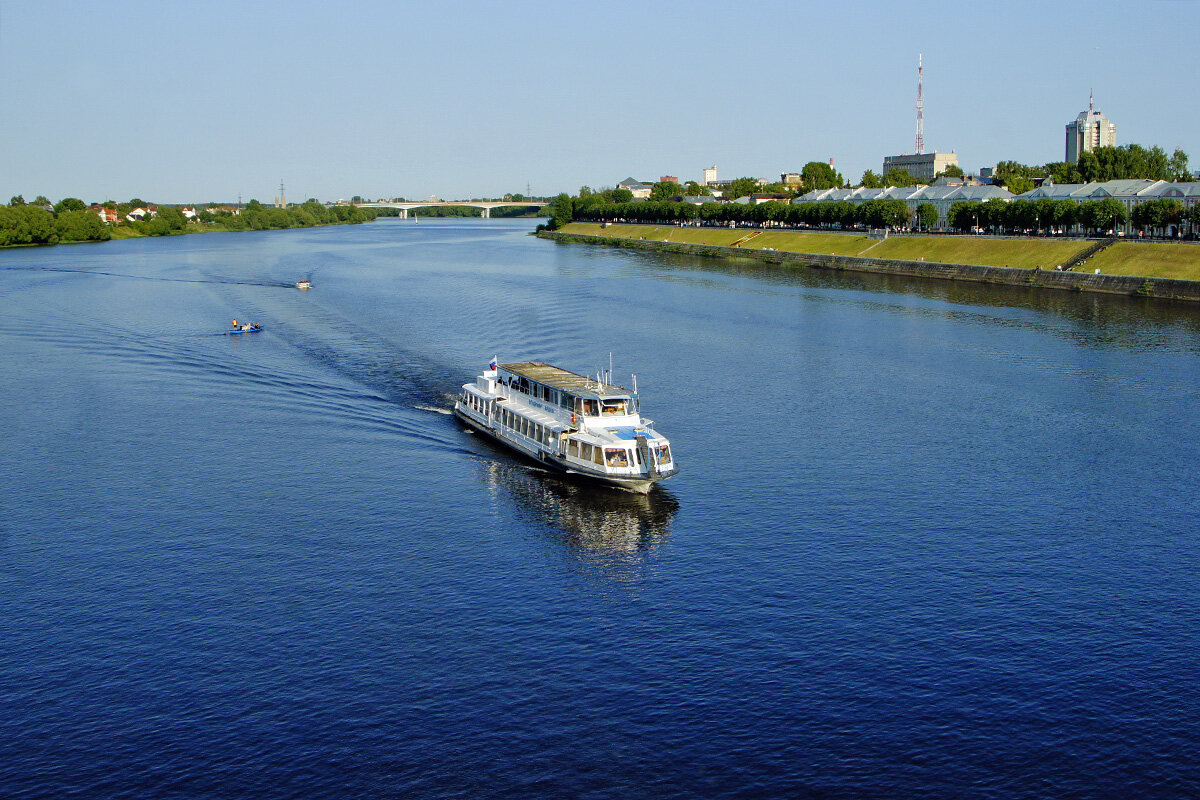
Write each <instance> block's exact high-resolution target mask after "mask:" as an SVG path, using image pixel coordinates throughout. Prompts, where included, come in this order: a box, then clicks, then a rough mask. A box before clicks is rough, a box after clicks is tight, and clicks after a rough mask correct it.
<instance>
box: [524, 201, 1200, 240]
mask: <svg viewBox="0 0 1200 800" xmlns="http://www.w3.org/2000/svg"><path fill="white" fill-rule="evenodd" d="M594 198H595V195H593V196H591V197H589V198H587V199H585V200H583V201H581V199H580V198H577V197H571V196H570V195H567V194H561V195H559V196H558V197H556V198H555V199H554V200H552V201H551V203H550V212H551V216H550V223H549V225H547V226H545V227H547V228H549V229H550V230H555V229H557V228H560V227H562V226H563V225H565V224H566V223H567V222H570V221H572V220H580V221H587V222H633V223H642V224H655V225H679V224H700V225H718V226H719V225H753V226H776V227H797V228H798V227H808V228H827V229H840V230H849V229H852V228H856V227H868V228H909V229H914V228H915V229H917V230H928V229H930V228H932V227H933V226H934V225H936V224H937V222H938V211H937V208H936V207H935V206H934V205H933V204H932V203H920V204H918V205H917V207H916V208H915V209H913V208H910V207H909V205H908V204H907V203H906V202H905V201H903V200H868V201H866V202H863V203H851V202H848V201H845V200H843V201H839V202H825V203H821V202H818V203H790V202H784V201H779V200H769V201H767V202H765V203H759V204H757V205H751V204H743V203H702V204H699V205H697V204H694V203H677V202H670V201H657V202H655V201H642V202H611V201H610V202H597V201H596V200H595V199H594ZM946 217H947V224H948V225H949V227H950V228H952V229H954V230H958V231H968V230H973V229H982V230H988V231H992V232H995V233H1012V232H1031V231H1045V230H1048V229H1061V230H1063V231H1067V230H1071V229H1072V228H1075V227H1079V228H1082V229H1083V230H1084V231H1085V232H1089V233H1091V232H1100V231H1107V230H1111V229H1114V228H1116V227H1118V226H1121V225H1124V224H1125V223H1126V222H1128V221H1132V222H1133V223H1134V224H1135V225H1137V226H1139V227H1141V228H1143V229H1150V230H1153V229H1156V228H1166V227H1167V226H1169V225H1181V224H1183V223H1184V222H1189V223H1191V225H1192V226H1193V229H1195V228H1196V227H1200V206H1195V207H1193V208H1192V209H1191V210H1190V211H1189V210H1188V209H1187V208H1186V207H1185V206H1184V204H1183V203H1181V202H1180V201H1178V200H1173V199H1161V200H1150V201H1147V202H1145V203H1141V204H1140V205H1138V206H1135V207H1134V209H1133V211H1132V212H1129V211H1127V210H1126V208H1125V206H1124V204H1122V203H1121V202H1120V201H1118V200H1116V199H1114V198H1111V197H1107V198H1104V199H1101V200H1090V201H1086V202H1082V203H1076V202H1075V201H1073V200H1052V199H1049V198H1043V199H1040V200H1011V201H1010V200H1001V199H998V198H997V199H992V200H987V201H983V202H976V201H967V200H960V201H958V202H956V203H954V204H953V205H952V206H951V207H950V209H949V211H948V212H947V215H946Z"/></svg>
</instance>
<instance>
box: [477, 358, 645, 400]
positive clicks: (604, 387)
mask: <svg viewBox="0 0 1200 800" xmlns="http://www.w3.org/2000/svg"><path fill="white" fill-rule="evenodd" d="M500 368H501V369H505V370H508V371H509V372H511V373H513V374H514V375H520V376H521V377H523V378H528V379H529V380H531V381H536V382H537V383H540V384H543V385H545V386H549V387H550V388H551V389H558V390H560V391H564V392H569V393H570V394H573V395H576V396H580V395H595V394H597V393H599V394H627V393H628V392H627V391H626V389H625V388H624V387H622V386H616V385H613V384H607V383H597V382H596V379H595V378H588V377H586V376H584V375H577V374H576V373H574V372H569V371H568V370H565V369H562V368H561V367H555V366H552V365H550V364H546V363H543V362H541V361H516V362H513V363H510V364H501V365H500Z"/></svg>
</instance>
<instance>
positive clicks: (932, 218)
mask: <svg viewBox="0 0 1200 800" xmlns="http://www.w3.org/2000/svg"><path fill="white" fill-rule="evenodd" d="M937 221H938V211H937V208H936V207H935V206H934V205H933V203H921V204H920V205H918V206H917V224H918V225H919V226H920V227H921V228H924V229H925V230H929V229H930V228H932V227H933V226H934V225H936V224H937Z"/></svg>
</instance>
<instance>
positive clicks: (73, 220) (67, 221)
mask: <svg viewBox="0 0 1200 800" xmlns="http://www.w3.org/2000/svg"><path fill="white" fill-rule="evenodd" d="M54 226H55V229H56V230H57V232H58V240H59V241H60V242H96V241H108V240H109V239H111V238H112V232H111V231H109V229H108V226H107V225H105V224H104V223H103V222H101V221H100V217H99V216H97V215H96V214H95V213H93V212H91V211H87V210H75V211H63V212H61V213H60V214H59V215H58V218H57V219H55V221H54Z"/></svg>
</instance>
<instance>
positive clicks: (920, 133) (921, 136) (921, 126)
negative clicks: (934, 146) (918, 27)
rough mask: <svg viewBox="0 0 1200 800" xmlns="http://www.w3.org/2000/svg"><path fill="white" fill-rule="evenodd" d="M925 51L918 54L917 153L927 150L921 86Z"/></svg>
mask: <svg viewBox="0 0 1200 800" xmlns="http://www.w3.org/2000/svg"><path fill="white" fill-rule="evenodd" d="M923 55H924V54H923V53H918V54H917V155H921V154H922V153H924V152H925V94H924V91H923V89H922V87H921V81H922V78H923V77H924V72H925V67H924V66H923V65H922V61H923Z"/></svg>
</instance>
